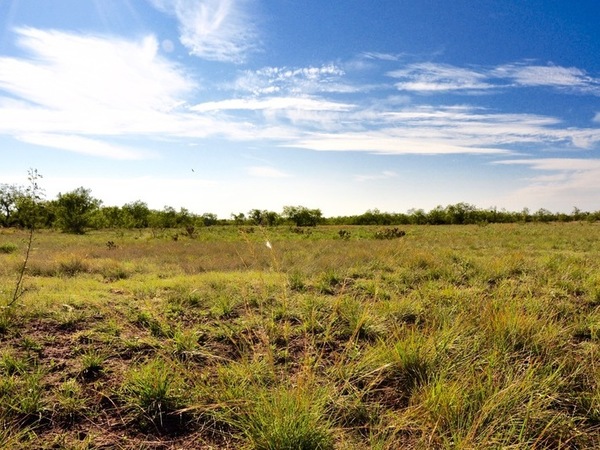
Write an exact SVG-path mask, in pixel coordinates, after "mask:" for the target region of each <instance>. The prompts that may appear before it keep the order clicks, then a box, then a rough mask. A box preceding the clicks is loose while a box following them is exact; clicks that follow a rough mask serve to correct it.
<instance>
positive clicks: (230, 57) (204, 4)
mask: <svg viewBox="0 0 600 450" xmlns="http://www.w3.org/2000/svg"><path fill="white" fill-rule="evenodd" d="M150 2H151V3H152V5H154V6H155V7H156V8H157V9H158V10H160V11H162V12H165V13H167V14H170V15H172V16H175V18H176V19H177V21H178V23H179V31H180V41H181V43H182V44H183V45H184V46H185V47H186V48H187V49H188V50H189V51H190V53H191V54H192V55H194V56H198V57H200V58H203V59H208V60H213V61H224V62H233V63H242V62H244V61H245V60H246V58H247V56H248V54H249V53H251V52H254V51H257V50H258V49H259V48H260V44H259V32H258V28H257V26H256V24H255V22H254V20H255V19H254V17H253V16H252V15H251V14H250V12H249V6H250V5H251V4H252V0H150Z"/></svg>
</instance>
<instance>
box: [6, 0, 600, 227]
mask: <svg viewBox="0 0 600 450" xmlns="http://www.w3.org/2000/svg"><path fill="white" fill-rule="evenodd" d="M598 23H600V6H599V5H598V2H597V1H596V0H578V1H576V2H572V1H566V0H564V1H559V0H504V1H491V0H480V1H477V2H474V1H471V0H468V1H467V0H453V1H452V2H448V1H441V0H438V1H434V0H419V1H414V0H411V1H408V0H407V1H405V0H394V1H392V0H378V1H364V0H347V1H343V2H342V1H329V0H319V1H313V0H306V1H297V0H294V1H292V0H263V1H258V0H52V1H51V2H49V1H42V0H0V156H1V158H0V183H18V184H26V176H27V170H28V168H36V169H38V170H39V172H40V173H42V175H43V176H44V179H43V181H42V185H43V186H44V187H45V189H46V193H47V197H48V198H54V197H55V196H56V194H58V193H59V192H67V191H70V190H73V189H75V188H77V187H79V186H84V187H86V188H90V189H91V190H92V195H93V196H94V197H96V198H99V199H101V200H103V202H104V204H105V205H117V206H122V205H123V204H125V203H128V202H131V201H135V200H142V201H145V202H146V203H148V205H149V206H150V207H152V208H156V209H161V208H163V207H164V206H165V205H168V206H173V207H175V208H179V207H185V208H188V209H190V210H191V211H193V212H196V213H204V212H212V213H216V214H218V215H219V217H222V218H228V217H230V214H231V213H238V212H247V211H249V210H250V209H253V208H259V209H269V210H274V211H278V212H279V211H281V209H282V207H283V206H285V205H304V206H307V207H310V208H320V209H321V210H322V212H323V213H324V215H326V216H335V215H349V214H360V213H362V212H364V211H366V210H368V209H373V208H378V209H380V210H382V211H390V212H391V211H393V212H405V211H407V210H409V209H411V208H423V209H425V210H429V209H432V208H434V207H436V206H437V205H444V206H445V205H448V204H453V203H458V202H468V203H471V204H474V205H476V206H477V207H479V208H488V207H497V208H506V209H508V210H520V209H522V208H524V207H529V208H530V209H532V210H537V209H539V208H546V209H549V210H551V211H565V212H570V211H571V210H572V209H573V207H575V206H577V207H579V208H580V209H583V210H588V211H596V210H598V209H600V27H599V26H598Z"/></svg>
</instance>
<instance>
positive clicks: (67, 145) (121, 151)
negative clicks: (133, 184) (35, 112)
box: [16, 133, 154, 160]
mask: <svg viewBox="0 0 600 450" xmlns="http://www.w3.org/2000/svg"><path fill="white" fill-rule="evenodd" d="M16 138H17V139H18V140H20V141H21V142H26V143H28V144H34V145H40V146H43V147H52V148H57V149H60V150H66V151H71V152H76V153H81V154H85V155H91V156H101V157H104V158H112V159H123V160H126V159H129V160H132V159H133V160H135V159H148V158H151V157H153V156H154V155H153V154H152V153H150V152H147V151H143V150H138V149H133V148H129V147H125V146H120V145H115V144H111V143H108V142H103V141H98V140H95V139H89V138H85V137H81V136H73V135H70V136H69V135H61V134H48V133H38V134H23V135H18V136H16Z"/></svg>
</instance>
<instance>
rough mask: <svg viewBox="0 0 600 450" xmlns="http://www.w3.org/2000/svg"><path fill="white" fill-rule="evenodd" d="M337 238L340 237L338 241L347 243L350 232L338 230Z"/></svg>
mask: <svg viewBox="0 0 600 450" xmlns="http://www.w3.org/2000/svg"><path fill="white" fill-rule="evenodd" d="M338 236H339V237H340V239H343V240H344V241H347V240H348V239H350V232H349V231H348V230H340V231H338Z"/></svg>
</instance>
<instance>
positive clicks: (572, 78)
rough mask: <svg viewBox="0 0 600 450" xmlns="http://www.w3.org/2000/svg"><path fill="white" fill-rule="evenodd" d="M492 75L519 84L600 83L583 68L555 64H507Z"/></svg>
mask: <svg viewBox="0 0 600 450" xmlns="http://www.w3.org/2000/svg"><path fill="white" fill-rule="evenodd" d="M490 75H491V76H496V77H498V78H507V79H510V80H513V81H514V83H515V84H517V85H518V86H551V87H589V86H593V85H594V84H597V83H598V81H597V80H596V81H595V80H594V79H593V78H592V77H590V76H588V75H587V74H586V73H585V72H584V71H583V70H581V69H578V68H576V67H561V66H553V65H548V66H539V65H530V64H526V63H521V64H507V65H503V66H499V67H496V68H495V69H493V70H491V71H490ZM599 87H600V85H599Z"/></svg>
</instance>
